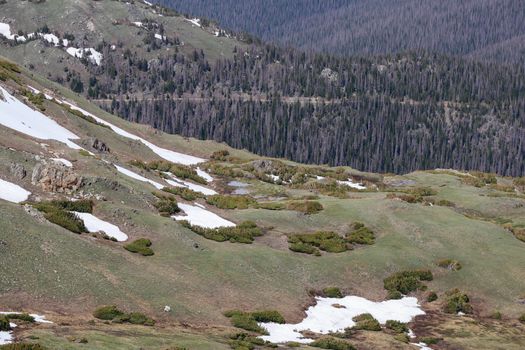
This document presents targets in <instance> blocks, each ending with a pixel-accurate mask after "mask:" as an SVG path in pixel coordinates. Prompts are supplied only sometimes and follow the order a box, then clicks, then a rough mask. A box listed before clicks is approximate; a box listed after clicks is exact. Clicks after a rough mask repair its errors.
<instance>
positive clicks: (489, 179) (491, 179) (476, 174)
mask: <svg viewBox="0 0 525 350" xmlns="http://www.w3.org/2000/svg"><path fill="white" fill-rule="evenodd" d="M469 174H470V175H464V176H461V182H463V183H464V184H466V185H470V186H474V187H483V186H485V185H489V184H497V183H498V180H497V179H496V175H494V174H488V173H482V172H480V171H471V172H470V173H469Z"/></svg>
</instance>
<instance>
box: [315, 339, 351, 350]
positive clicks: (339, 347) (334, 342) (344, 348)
mask: <svg viewBox="0 0 525 350" xmlns="http://www.w3.org/2000/svg"><path fill="white" fill-rule="evenodd" d="M308 345H310V346H313V347H315V348H321V349H330V350H355V347H354V346H353V345H352V344H350V343H349V342H347V341H345V340H342V339H337V338H333V337H322V338H319V339H317V340H315V341H313V342H312V343H310V344H308Z"/></svg>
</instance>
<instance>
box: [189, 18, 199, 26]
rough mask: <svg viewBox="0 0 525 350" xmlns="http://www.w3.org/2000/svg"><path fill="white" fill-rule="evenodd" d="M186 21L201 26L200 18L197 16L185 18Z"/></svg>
mask: <svg viewBox="0 0 525 350" xmlns="http://www.w3.org/2000/svg"><path fill="white" fill-rule="evenodd" d="M186 21H188V22H190V23H191V24H193V25H195V26H197V27H199V28H200V27H201V20H200V19H198V18H191V19H189V18H186Z"/></svg>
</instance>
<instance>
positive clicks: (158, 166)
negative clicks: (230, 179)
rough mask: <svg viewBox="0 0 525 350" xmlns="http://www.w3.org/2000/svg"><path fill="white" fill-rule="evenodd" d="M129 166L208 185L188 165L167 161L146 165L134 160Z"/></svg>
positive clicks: (155, 161) (157, 161)
mask: <svg viewBox="0 0 525 350" xmlns="http://www.w3.org/2000/svg"><path fill="white" fill-rule="evenodd" d="M129 164H131V165H133V166H135V167H138V168H142V169H144V170H157V171H160V172H169V173H172V174H173V175H175V176H176V177H178V178H180V179H190V180H193V181H195V182H197V183H200V184H203V185H205V184H207V181H206V179H204V178H202V177H200V176H199V175H198V174H197V171H195V170H194V169H193V168H191V167H189V166H187V165H182V164H175V163H171V162H168V161H166V160H154V161H151V162H149V163H145V162H143V161H141V160H132V161H130V162H129Z"/></svg>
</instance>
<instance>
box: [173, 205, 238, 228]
mask: <svg viewBox="0 0 525 350" xmlns="http://www.w3.org/2000/svg"><path fill="white" fill-rule="evenodd" d="M179 208H180V209H182V210H183V211H184V212H185V213H186V216H183V215H178V216H172V218H173V219H175V220H177V221H180V220H187V221H189V222H190V224H192V225H196V226H201V227H205V228H218V227H233V226H235V224H234V223H233V222H231V221H228V220H226V219H223V218H221V217H220V216H219V215H217V214H215V213H212V212H211V211H209V210H206V209H203V208H201V207H199V206H196V205H195V206H193V205H190V204H184V203H179Z"/></svg>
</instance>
